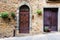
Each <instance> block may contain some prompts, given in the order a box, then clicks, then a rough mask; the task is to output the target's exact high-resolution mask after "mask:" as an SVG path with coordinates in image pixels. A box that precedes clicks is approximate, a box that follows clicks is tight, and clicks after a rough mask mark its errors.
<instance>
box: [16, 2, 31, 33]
mask: <svg viewBox="0 0 60 40" xmlns="http://www.w3.org/2000/svg"><path fill="white" fill-rule="evenodd" d="M23 5H27V6H28V7H29V9H30V11H29V15H30V23H29V33H30V28H31V27H32V26H31V21H32V14H31V6H30V5H29V3H27V2H25V1H23V2H21V3H20V5H19V7H18V9H17V28H16V30H19V8H20V7H21V6H23Z"/></svg>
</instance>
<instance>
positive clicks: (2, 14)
mask: <svg viewBox="0 0 60 40" xmlns="http://www.w3.org/2000/svg"><path fill="white" fill-rule="evenodd" d="M0 16H1V17H2V18H8V12H2V13H1V15H0Z"/></svg>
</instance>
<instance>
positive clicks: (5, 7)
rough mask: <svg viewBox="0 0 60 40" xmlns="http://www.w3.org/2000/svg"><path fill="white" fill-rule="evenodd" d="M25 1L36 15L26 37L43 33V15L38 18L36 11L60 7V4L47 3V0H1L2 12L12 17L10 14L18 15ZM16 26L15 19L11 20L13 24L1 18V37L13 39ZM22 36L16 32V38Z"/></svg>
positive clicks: (0, 10) (0, 9)
mask: <svg viewBox="0 0 60 40" xmlns="http://www.w3.org/2000/svg"><path fill="white" fill-rule="evenodd" d="M23 1H25V2H27V3H29V5H30V6H31V14H32V15H34V19H32V22H31V23H32V27H31V29H30V33H29V34H25V35H33V34H41V33H43V32H42V31H43V13H42V15H41V16H38V15H37V13H36V10H37V9H41V10H42V11H43V8H44V7H59V6H60V3H47V2H46V0H5V1H4V0H0V12H4V11H8V12H9V16H10V12H12V11H13V12H15V13H16V11H17V8H18V7H19V5H20V4H21V3H22V2H23ZM10 18H11V16H10ZM15 26H16V21H15V20H14V19H12V18H11V22H6V21H5V20H3V19H2V18H0V37H12V36H13V30H14V29H15ZM22 35H23V36H24V34H19V33H18V30H16V36H22Z"/></svg>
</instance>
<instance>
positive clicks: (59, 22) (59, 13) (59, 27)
mask: <svg viewBox="0 0 60 40" xmlns="http://www.w3.org/2000/svg"><path fill="white" fill-rule="evenodd" d="M44 8H58V32H59V30H60V25H59V24H60V21H59V20H60V18H59V17H60V16H59V15H60V12H59V10H60V8H59V7H43V27H42V32H43V33H44Z"/></svg>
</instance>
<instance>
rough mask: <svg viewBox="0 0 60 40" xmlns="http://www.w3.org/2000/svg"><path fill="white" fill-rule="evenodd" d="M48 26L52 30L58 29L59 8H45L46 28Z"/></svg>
mask: <svg viewBox="0 0 60 40" xmlns="http://www.w3.org/2000/svg"><path fill="white" fill-rule="evenodd" d="M45 27H48V28H49V29H51V31H58V8H45V9H44V28H45Z"/></svg>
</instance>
